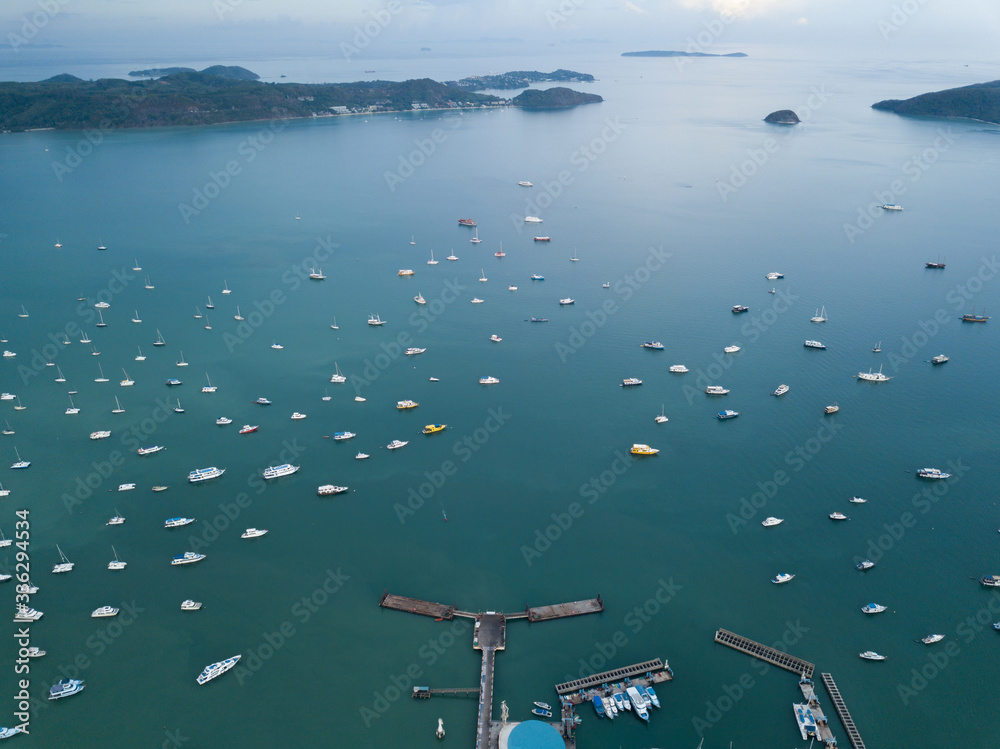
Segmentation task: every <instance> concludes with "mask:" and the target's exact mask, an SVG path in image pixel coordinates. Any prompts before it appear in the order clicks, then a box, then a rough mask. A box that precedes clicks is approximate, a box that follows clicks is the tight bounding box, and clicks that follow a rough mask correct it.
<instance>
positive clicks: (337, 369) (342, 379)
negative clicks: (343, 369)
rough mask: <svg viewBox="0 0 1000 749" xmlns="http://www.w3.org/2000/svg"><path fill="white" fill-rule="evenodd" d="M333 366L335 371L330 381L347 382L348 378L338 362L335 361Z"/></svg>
mask: <svg viewBox="0 0 1000 749" xmlns="http://www.w3.org/2000/svg"><path fill="white" fill-rule="evenodd" d="M333 368H334V370H335V372H334V373H333V374H332V375H330V382H338V383H339V382H347V378H346V377H345V376H344V375H342V374H341V373H340V366H339V365H338V364H337V362H334V363H333Z"/></svg>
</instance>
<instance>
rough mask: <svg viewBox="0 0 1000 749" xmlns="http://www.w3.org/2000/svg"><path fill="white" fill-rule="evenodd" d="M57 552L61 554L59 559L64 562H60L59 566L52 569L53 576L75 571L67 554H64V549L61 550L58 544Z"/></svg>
mask: <svg viewBox="0 0 1000 749" xmlns="http://www.w3.org/2000/svg"><path fill="white" fill-rule="evenodd" d="M56 551H58V552H59V559H61V560H62V561H61V562H59V564H57V565H55V566H54V567H53V568H52V572H53V574H57V575H58V574H60V573H62V572H69V571H70V570H72V569H73V563H72V562H71V561H69V559H67V558H66V555H65V554H63V551H62V549H60V548H59V544H56Z"/></svg>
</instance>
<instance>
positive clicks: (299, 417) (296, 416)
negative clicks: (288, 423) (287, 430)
mask: <svg viewBox="0 0 1000 749" xmlns="http://www.w3.org/2000/svg"><path fill="white" fill-rule="evenodd" d="M305 417H306V415H305V414H303V413H299V412H298V411H296V412H295V413H293V414H292V421H301V420H302V419H304V418H305Z"/></svg>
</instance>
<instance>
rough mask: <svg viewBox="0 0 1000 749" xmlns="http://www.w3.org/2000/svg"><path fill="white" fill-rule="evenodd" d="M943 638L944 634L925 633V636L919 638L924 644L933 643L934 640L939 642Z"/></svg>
mask: <svg viewBox="0 0 1000 749" xmlns="http://www.w3.org/2000/svg"><path fill="white" fill-rule="evenodd" d="M943 639H944V635H927V637H922V638H920V642H922V643H923V644H924V645H933V644H934V643H935V642H941V640H943Z"/></svg>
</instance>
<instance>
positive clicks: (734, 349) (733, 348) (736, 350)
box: [722, 343, 740, 354]
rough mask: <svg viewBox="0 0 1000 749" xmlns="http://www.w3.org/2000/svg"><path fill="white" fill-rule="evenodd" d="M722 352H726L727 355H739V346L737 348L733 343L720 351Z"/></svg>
mask: <svg viewBox="0 0 1000 749" xmlns="http://www.w3.org/2000/svg"><path fill="white" fill-rule="evenodd" d="M722 350H723V351H724V352H726V353H727V354H736V353H739V351H740V347H739V346H737V345H736V344H735V343H734V344H733V345H732V346H726V347H725V348H724V349H722Z"/></svg>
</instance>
